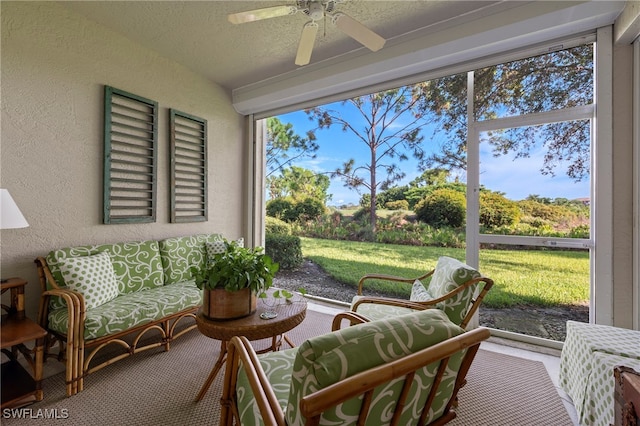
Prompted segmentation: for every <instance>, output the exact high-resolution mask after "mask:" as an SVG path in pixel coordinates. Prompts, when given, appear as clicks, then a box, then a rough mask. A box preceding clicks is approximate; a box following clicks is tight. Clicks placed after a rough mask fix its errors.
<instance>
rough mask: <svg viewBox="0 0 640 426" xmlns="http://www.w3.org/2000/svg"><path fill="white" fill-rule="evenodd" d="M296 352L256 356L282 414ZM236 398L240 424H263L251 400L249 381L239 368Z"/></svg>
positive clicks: (295, 349) (290, 350)
mask: <svg viewBox="0 0 640 426" xmlns="http://www.w3.org/2000/svg"><path fill="white" fill-rule="evenodd" d="M297 352H298V349H297V348H293V349H286V350H283V351H277V352H268V353H265V354H262V355H258V357H259V360H260V366H261V367H262V369H263V370H264V372H265V374H266V375H267V379H268V380H269V383H271V384H272V386H273V391H274V392H275V394H276V398H278V402H279V403H280V406H281V407H282V411H283V412H284V410H285V409H286V408H287V401H288V399H289V388H290V385H291V371H292V370H293V361H294V359H295V357H296V353H297ZM236 398H237V402H238V415H239V416H240V424H243V425H263V424H264V422H263V420H262V416H261V415H260V410H259V409H258V405H257V404H256V403H255V399H254V398H253V392H252V391H251V386H250V385H249V379H248V378H247V374H246V372H245V371H244V369H243V368H242V367H240V370H239V371H238V381H237V383H236Z"/></svg>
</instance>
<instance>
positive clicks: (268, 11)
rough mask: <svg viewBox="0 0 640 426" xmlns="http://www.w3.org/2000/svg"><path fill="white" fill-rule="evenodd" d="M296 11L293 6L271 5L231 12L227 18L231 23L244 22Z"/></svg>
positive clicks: (292, 13) (291, 13) (290, 13)
mask: <svg viewBox="0 0 640 426" xmlns="http://www.w3.org/2000/svg"><path fill="white" fill-rule="evenodd" d="M296 12H298V8H297V7H295V6H273V7H265V8H264V9H255V10H248V11H246V12H238V13H232V14H230V15H229V16H227V19H228V20H229V22H231V23H232V24H244V23H245V22H253V21H259V20H261V19H269V18H277V17H278V16H286V15H294V14H296Z"/></svg>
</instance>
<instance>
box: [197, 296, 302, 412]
mask: <svg viewBox="0 0 640 426" xmlns="http://www.w3.org/2000/svg"><path fill="white" fill-rule="evenodd" d="M273 291H274V290H273V289H270V290H269V291H268V292H267V293H268V297H267V299H266V300H265V299H258V306H257V310H256V312H255V313H253V314H251V315H249V316H247V317H244V318H239V319H235V320H228V321H214V320H210V319H208V318H207V317H205V316H204V315H202V310H200V311H198V314H197V315H196V324H197V325H198V330H200V332H201V333H202V334H204V335H205V336H207V337H210V338H212V339H216V340H220V355H219V356H218V359H217V361H216V363H215V364H214V366H213V368H212V369H211V372H210V373H209V377H207V380H206V381H205V382H204V384H203V385H202V388H201V389H200V392H198V396H197V397H196V401H200V400H201V399H202V398H203V397H204V395H205V394H206V393H207V391H208V390H209V387H210V386H211V383H213V380H214V379H215V378H216V376H217V374H218V372H219V371H220V369H221V368H222V366H223V365H224V361H225V359H226V355H227V342H228V341H229V340H231V338H232V337H233V336H244V337H246V338H247V339H249V340H252V341H253V340H261V339H267V338H271V346H270V347H268V348H266V349H265V350H262V351H258V353H262V352H266V351H270V350H271V351H275V350H278V349H279V348H280V346H281V345H282V339H284V340H285V341H286V342H287V344H289V345H290V346H291V347H293V344H292V343H291V342H290V341H289V339H288V338H287V336H285V335H284V333H285V332H287V331H289V330H292V329H293V328H294V327H295V326H297V325H298V324H300V323H301V322H302V321H303V320H304V318H305V316H306V314H307V301H306V300H305V299H304V298H303V297H302V296H299V295H296V296H294V300H293V301H292V302H290V303H287V302H285V301H284V299H282V300H277V299H275V298H274V297H273V296H272V293H273ZM270 305H273V306H270ZM273 312H275V313H276V316H275V317H273V318H270V319H262V318H261V317H260V316H261V314H263V313H273ZM278 336H280V339H278Z"/></svg>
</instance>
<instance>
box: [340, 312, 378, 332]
mask: <svg viewBox="0 0 640 426" xmlns="http://www.w3.org/2000/svg"><path fill="white" fill-rule="evenodd" d="M343 320H347V321H349V326H352V325H356V324H362V323H365V322H369V318H367V317H365V316H364V315H360V314H359V313H357V312H352V311H346V312H340V313H338V314H336V316H335V317H333V321H332V322H331V331H336V330H340V329H341V328H342V321H343Z"/></svg>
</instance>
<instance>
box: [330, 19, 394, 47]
mask: <svg viewBox="0 0 640 426" xmlns="http://www.w3.org/2000/svg"><path fill="white" fill-rule="evenodd" d="M332 20H333V23H334V24H335V25H336V26H337V27H338V28H340V30H341V31H343V32H344V33H345V34H347V35H348V36H349V37H351V38H353V39H354V40H356V41H358V42H359V43H360V44H362V45H363V46H365V47H367V48H369V50H371V51H374V52H376V51H378V50H380V49H382V47H383V46H384V43H385V41H386V40H385V39H383V38H382V37H380V36H379V35H378V34H376V33H374V32H373V31H371V30H370V29H369V28H367V27H365V26H364V25H362V24H361V23H360V22H358V21H356V20H355V19H353V18H352V17H351V16H349V15H346V14H344V13H336V14H335V15H333V18H332Z"/></svg>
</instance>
